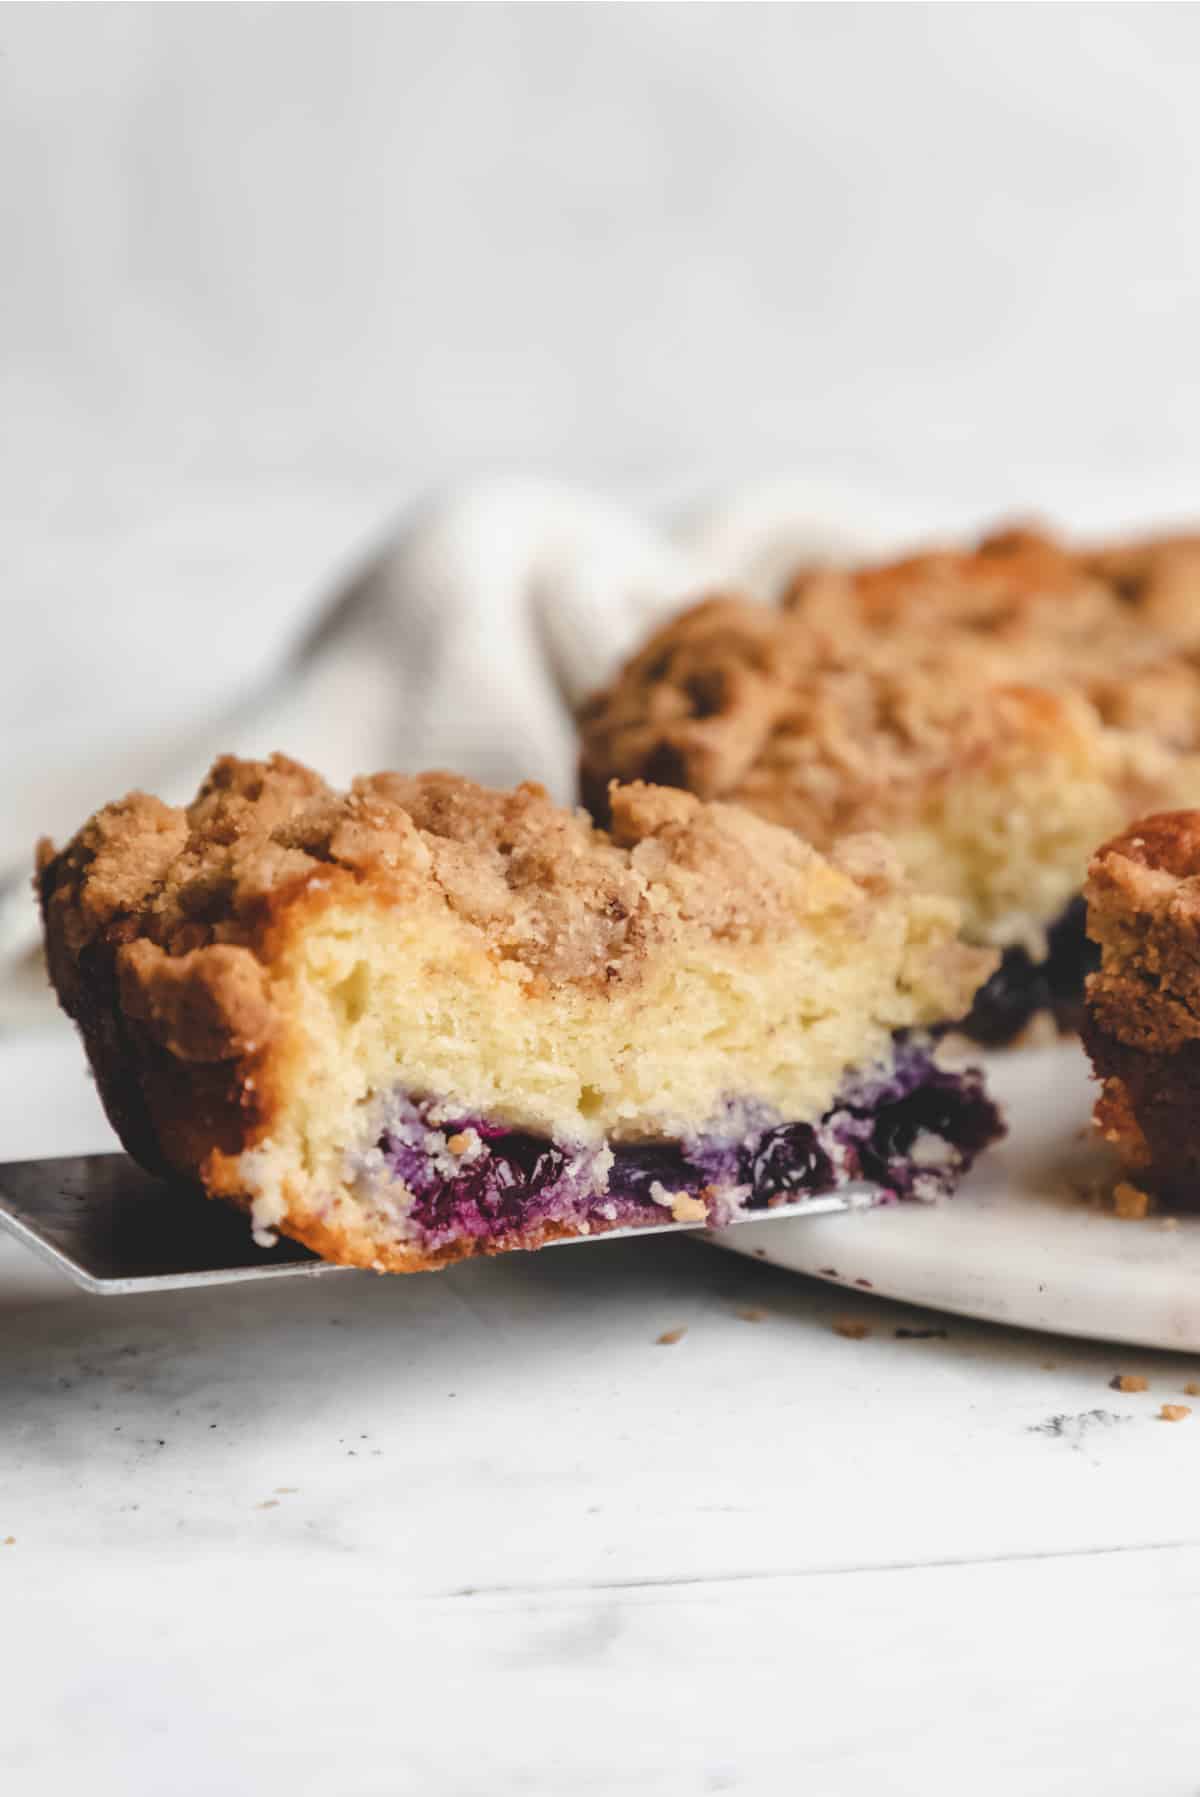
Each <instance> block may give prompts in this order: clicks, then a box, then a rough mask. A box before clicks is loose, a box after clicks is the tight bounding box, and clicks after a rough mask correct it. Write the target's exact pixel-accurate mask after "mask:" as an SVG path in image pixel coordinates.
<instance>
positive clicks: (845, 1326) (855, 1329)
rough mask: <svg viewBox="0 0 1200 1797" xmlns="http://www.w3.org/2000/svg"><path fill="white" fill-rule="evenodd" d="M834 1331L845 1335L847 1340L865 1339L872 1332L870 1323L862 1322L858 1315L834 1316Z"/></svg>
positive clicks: (858, 1340)
mask: <svg viewBox="0 0 1200 1797" xmlns="http://www.w3.org/2000/svg"><path fill="white" fill-rule="evenodd" d="M833 1333H834V1334H835V1335H844V1336H845V1338H846V1340H847V1341H850V1342H860V1341H865V1340H866V1338H867V1336H868V1335H870V1333H871V1325H870V1324H869V1323H860V1322H859V1320H858V1318H857V1317H834V1319H833Z"/></svg>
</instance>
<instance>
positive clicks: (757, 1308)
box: [737, 1304, 769, 1323]
mask: <svg viewBox="0 0 1200 1797" xmlns="http://www.w3.org/2000/svg"><path fill="white" fill-rule="evenodd" d="M737 1314H738V1316H739V1317H741V1319H742V1321H743V1323H765V1322H766V1320H767V1317H768V1315H769V1312H767V1311H765V1310H764V1309H763V1307H762V1305H761V1304H743V1305H742V1308H741V1309H740V1310H739V1311H738V1313H737Z"/></svg>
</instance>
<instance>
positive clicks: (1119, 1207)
mask: <svg viewBox="0 0 1200 1797" xmlns="http://www.w3.org/2000/svg"><path fill="white" fill-rule="evenodd" d="M1112 1196H1113V1210H1114V1211H1115V1212H1116V1214H1117V1216H1118V1217H1120V1218H1121V1220H1122V1221H1123V1222H1126V1223H1140V1222H1141V1220H1142V1219H1143V1217H1145V1216H1146V1215H1147V1214H1148V1213H1149V1210H1150V1206H1151V1203H1152V1202H1153V1200H1152V1199H1151V1196H1150V1193H1149V1192H1144V1191H1143V1190H1142V1189H1141V1187H1140V1186H1135V1185H1131V1184H1130V1183H1129V1181H1128V1180H1127V1179H1122V1180H1119V1181H1118V1182H1117V1184H1116V1185H1115V1186H1114V1187H1113V1195H1112Z"/></svg>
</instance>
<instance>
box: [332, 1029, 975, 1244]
mask: <svg viewBox="0 0 1200 1797" xmlns="http://www.w3.org/2000/svg"><path fill="white" fill-rule="evenodd" d="M1002 1133H1003V1126H1002V1124H1001V1121H1000V1117H999V1113H998V1112H997V1110H996V1108H995V1106H994V1105H993V1103H992V1101H991V1100H990V1099H989V1098H988V1096H987V1094H986V1092H985V1091H984V1088H983V1081H982V1076H981V1075H980V1073H979V1072H978V1070H977V1069H975V1068H963V1069H960V1070H953V1071H951V1070H948V1069H946V1068H943V1067H939V1066H938V1065H937V1063H936V1061H935V1060H934V1058H933V1045H932V1044H931V1042H930V1041H929V1040H928V1039H927V1038H923V1037H905V1036H903V1035H902V1036H900V1037H898V1038H897V1039H896V1046H895V1060H894V1062H893V1064H892V1066H891V1067H890V1068H888V1069H886V1070H877V1071H875V1072H872V1073H867V1074H856V1075H853V1076H851V1077H850V1078H848V1079H847V1080H846V1081H845V1082H844V1083H843V1086H842V1088H841V1090H840V1092H839V1094H838V1097H837V1100H836V1102H835V1103H834V1104H833V1106H832V1107H831V1108H830V1110H829V1111H828V1112H827V1113H826V1114H825V1116H824V1117H822V1118H821V1119H820V1120H819V1121H818V1122H816V1123H787V1122H780V1121H779V1120H778V1119H777V1118H776V1117H775V1116H774V1115H773V1114H771V1113H769V1112H767V1111H765V1110H764V1109H763V1108H762V1107H756V1106H754V1105H752V1104H747V1103H740V1104H732V1103H731V1104H730V1105H728V1106H727V1107H726V1112H725V1115H724V1116H723V1117H722V1118H721V1119H720V1120H718V1121H717V1122H716V1123H715V1124H714V1126H713V1128H712V1129H711V1130H709V1131H707V1132H705V1133H704V1134H703V1135H701V1136H698V1137H696V1138H694V1139H691V1140H688V1141H683V1142H645V1143H618V1144H613V1145H611V1146H610V1147H589V1146H572V1145H569V1144H563V1143H558V1142H551V1141H548V1140H546V1139H544V1138H542V1137H539V1136H533V1135H529V1134H526V1133H523V1132H520V1131H515V1130H508V1129H505V1128H504V1127H503V1125H500V1124H497V1123H496V1122H495V1121H494V1120H492V1119H487V1118H481V1117H474V1116H457V1117H454V1118H453V1119H448V1118H447V1115H446V1106H445V1105H444V1104H439V1103H438V1102H437V1101H436V1100H433V1099H413V1098H411V1097H408V1096H406V1095H404V1094H396V1095H393V1097H392V1098H390V1099H389V1101H388V1104H387V1110H386V1118H385V1121H384V1124H383V1127H382V1130H381V1134H380V1137H379V1141H378V1145H377V1151H376V1152H375V1153H373V1154H371V1155H369V1156H367V1157H364V1167H363V1171H364V1174H365V1175H366V1176H367V1177H368V1179H370V1180H377V1179H378V1178H379V1176H380V1173H383V1175H384V1177H385V1179H386V1180H387V1182H388V1183H389V1184H392V1183H394V1182H396V1181H399V1182H402V1183H403V1185H404V1186H405V1187H406V1188H407V1191H408V1193H409V1194H410V1197H411V1202H409V1203H407V1204H405V1205H404V1207H403V1223H404V1227H405V1229H406V1230H407V1231H408V1233H409V1234H410V1235H411V1236H413V1237H415V1238H417V1239H419V1240H420V1241H421V1242H422V1244H423V1245H424V1246H425V1247H427V1248H437V1247H439V1246H442V1245H444V1244H446V1243H448V1242H450V1241H455V1240H462V1239H472V1240H478V1241H484V1240H488V1239H494V1240H497V1241H499V1240H500V1239H502V1238H504V1239H508V1240H514V1239H518V1238H521V1237H524V1236H536V1235H537V1234H538V1233H539V1232H540V1231H541V1230H543V1229H545V1228H548V1227H549V1228H553V1227H554V1226H559V1227H562V1228H565V1229H569V1230H579V1229H580V1227H581V1226H583V1225H586V1226H587V1227H588V1228H590V1229H593V1230H596V1231H601V1230H604V1229H615V1228H622V1227H628V1226H631V1225H632V1226H636V1225H639V1224H640V1225H643V1226H644V1225H649V1224H653V1223H666V1222H670V1221H672V1219H673V1210H672V1205H673V1202H674V1201H676V1200H678V1198H679V1197H680V1196H684V1197H687V1198H691V1199H699V1200H700V1201H701V1202H702V1203H703V1204H704V1206H705V1211H706V1215H707V1220H708V1221H709V1222H710V1223H712V1224H714V1225H721V1224H724V1223H728V1222H730V1221H731V1220H732V1219H733V1218H735V1217H739V1216H748V1215H753V1214H754V1213H755V1212H757V1211H767V1210H770V1209H771V1208H772V1207H773V1206H774V1205H778V1204H780V1203H787V1202H790V1201H792V1200H794V1199H798V1198H805V1197H813V1196H817V1195H819V1194H821V1193H823V1192H829V1191H833V1190H835V1189H836V1188H837V1187H839V1186H842V1185H845V1184H848V1183H852V1182H857V1181H865V1182H869V1183H872V1184H876V1185H878V1187H879V1188H880V1201H881V1202H885V1203H886V1202H889V1201H894V1200H896V1199H899V1198H921V1199H932V1198H938V1197H942V1196H944V1195H946V1194H947V1193H949V1192H950V1191H951V1190H952V1189H953V1187H954V1185H955V1184H956V1182H957V1180H958V1178H959V1176H960V1175H961V1174H962V1173H964V1172H966V1170H967V1169H968V1168H969V1167H970V1165H971V1163H972V1162H973V1161H974V1159H975V1157H976V1156H977V1155H978V1154H979V1153H980V1151H981V1150H982V1149H984V1148H985V1147H987V1145H988V1143H989V1142H992V1141H994V1140H995V1139H996V1138H997V1137H998V1136H999V1135H1001V1134H1002Z"/></svg>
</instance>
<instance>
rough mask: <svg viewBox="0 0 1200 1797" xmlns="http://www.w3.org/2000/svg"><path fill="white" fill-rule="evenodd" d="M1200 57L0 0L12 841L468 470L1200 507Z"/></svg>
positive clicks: (884, 496) (756, 8)
mask: <svg viewBox="0 0 1200 1797" xmlns="http://www.w3.org/2000/svg"><path fill="white" fill-rule="evenodd" d="M1198 75H1200V11H1198V10H1197V9H1195V8H1191V7H1182V6H1169V5H1139V6H1090V5H1079V6H1037V7H1029V6H1025V7H1021V6H990V5H968V4H964V5H953V6H951V5H944V6H928V7H927V6H919V5H904V4H900V5H882V6H877V5H788V6H760V5H750V4H748V5H740V6H726V5H690V4H683V5H670V6H668V5H649V6H645V5H638V4H631V5H621V6H608V5H557V6H510V5H489V6H484V5H476V6H458V5H437V6H434V5H422V6H405V5H392V6H357V5H311V6H274V5H267V6H257V5H236V4H235V5H228V6H192V5H177V6H116V5H106V4H98V5H93V6H62V5H47V6H29V7H26V6H21V5H8V6H5V7H3V8H0V202H2V207H0V211H2V217H3V221H4V222H3V239H2V242H3V248H2V250H0V256H2V258H3V263H2V270H0V319H2V334H0V456H2V472H3V509H4V520H3V531H2V532H0V557H2V559H3V569H2V576H3V578H2V584H0V592H2V594H3V606H4V611H3V615H2V619H0V625H2V630H3V641H2V653H0V749H3V752H4V763H3V765H4V766H5V768H6V771H7V775H8V784H9V799H8V803H7V804H6V805H5V807H4V815H3V822H2V824H0V861H2V862H5V863H6V862H7V861H10V860H11V859H12V857H13V856H14V855H17V856H21V857H23V856H24V854H25V852H26V848H27V844H28V839H29V836H30V835H31V833H32V832H33V830H34V829H35V828H36V826H37V824H38V823H39V822H40V821H42V820H43V819H44V820H46V821H48V822H49V823H50V824H51V825H52V826H53V827H54V828H56V829H61V828H64V827H69V824H70V822H72V821H74V817H75V814H74V812H72V815H71V818H70V819H68V818H65V817H64V816H63V815H62V813H63V811H64V808H65V807H66V803H67V802H66V800H65V799H64V797H63V795H64V794H67V793H69V794H70V802H71V804H75V803H76V802H78V803H82V802H83V801H84V800H85V799H86V801H87V802H88V803H91V802H94V801H95V800H98V799H101V798H104V797H107V796H110V794H111V792H112V790H114V782H116V783H117V784H121V785H123V784H127V783H128V780H127V778H126V770H127V769H128V768H129V767H131V766H132V768H133V769H134V771H135V772H136V773H137V775H138V777H142V778H145V779H146V780H148V781H152V780H153V777H154V772H155V765H156V758H159V757H161V754H162V752H163V749H164V746H165V745H168V744H169V743H170V742H171V741H172V740H173V739H174V737H176V736H177V735H178V734H180V733H182V732H184V731H186V730H187V729H188V728H190V727H191V726H192V725H193V724H195V723H196V722H198V721H200V720H202V719H203V718H205V717H206V716H209V715H210V714H211V713H212V712H213V710H214V708H219V707H222V706H224V705H225V704H226V703H228V701H229V700H230V698H231V697H233V696H236V694H237V693H239V692H241V691H245V690H247V689H249V688H251V687H252V686H253V684H254V682H255V680H256V679H257V678H258V677H259V675H260V674H261V673H262V671H263V670H264V669H266V668H268V667H269V666H270V665H271V664H272V663H273V661H274V660H275V659H276V658H277V656H278V654H279V653H280V650H281V648H282V647H283V646H284V645H285V644H286V643H287V642H288V641H290V640H293V639H294V637H295V635H296V633H297V632H298V631H299V630H300V628H301V627H302V625H303V622H304V620H305V618H306V617H308V616H310V615H311V614H312V612H313V610H314V607H316V606H317V605H318V604H319V602H320V600H321V599H322V598H323V597H324V596H325V595H326V594H327V592H328V591H329V590H330V588H331V586H332V585H333V584H334V583H335V582H336V580H337V579H338V578H339V577H340V576H341V575H342V574H343V573H344V571H345V570H346V569H347V568H349V567H352V566H353V565H354V563H355V561H356V559H357V558H358V557H359V556H360V555H361V554H362V553H363V552H364V549H365V548H366V547H367V546H368V545H370V544H371V543H373V542H374V541H376V540H377V538H378V534H379V532H380V531H382V530H384V529H385V528H387V527H388V526H389V525H390V524H391V523H392V522H393V521H395V520H397V519H399V518H401V517H402V516H403V513H404V510H405V508H406V507H407V506H409V505H411V504H412V503H413V502H414V501H416V500H417V499H418V498H419V497H420V496H422V495H426V494H429V493H430V492H444V491H447V490H449V491H453V490H454V489H455V488H456V486H458V485H459V484H461V483H463V482H464V481H467V480H470V479H474V478H475V477H477V476H479V475H481V474H489V473H497V472H514V471H516V472H526V473H533V474H548V473H553V474H555V475H558V476H563V477H566V478H568V479H570V480H572V481H575V482H578V483H581V484H582V486H583V487H584V488H587V489H592V488H594V489H598V490H600V491H603V492H605V493H608V494H609V495H611V496H613V497H615V498H617V499H618V500H621V501H623V502H628V503H629V504H631V505H633V506H636V507H638V508H641V509H642V510H643V511H644V512H646V513H647V514H652V515H659V514H663V513H665V512H668V511H670V510H671V509H672V508H675V507H678V506H680V505H683V504H685V503H689V502H692V501H695V500H698V499H702V498H703V497H704V495H706V494H709V493H712V492H714V491H719V490H721V489H723V488H726V487H728V486H730V485H731V484H733V485H741V486H745V485H747V484H749V485H753V483H754V482H755V481H758V480H760V479H768V478H773V477H775V476H778V475H780V474H785V473H786V474H790V475H793V476H799V477H801V479H807V480H811V481H812V482H813V483H815V486H814V490H819V491H822V492H823V491H825V490H826V488H830V489H831V490H833V491H835V492H837V493H838V494H840V495H841V498H840V499H839V502H838V503H839V504H843V505H847V504H848V505H850V506H853V505H854V504H856V503H861V504H862V506H863V508H864V511H866V510H869V509H871V508H873V507H875V506H876V505H877V504H880V503H882V502H884V501H886V502H888V503H890V504H894V505H895V506H897V507H900V508H901V509H903V510H904V512H905V515H906V516H909V517H911V518H912V519H913V520H914V524H915V525H917V526H919V527H922V528H924V527H926V526H928V527H929V528H935V527H937V526H938V525H940V524H943V523H944V522H945V521H946V520H961V519H968V518H984V517H988V516H992V515H995V514H996V513H1001V512H1005V511H1012V510H1013V509H1014V508H1016V509H1021V510H1029V509H1037V510H1040V511H1043V512H1046V513H1049V514H1052V515H1057V516H1058V517H1060V518H1063V519H1065V520H1068V521H1071V520H1074V521H1077V522H1080V523H1084V524H1086V523H1089V522H1092V521H1096V522H1100V523H1108V522H1110V521H1111V522H1113V523H1114V524H1115V523H1120V522H1123V521H1126V520H1129V521H1133V520H1137V519H1139V518H1143V517H1144V518H1146V519H1147V520H1150V519H1152V518H1157V517H1164V516H1181V515H1186V514H1187V513H1188V512H1189V511H1191V510H1193V509H1196V510H1200V506H1197V507H1193V503H1192V495H1193V493H1196V492H1197V491H1198V488H1197V483H1196V480H1195V475H1196V471H1197V468H1198V466H1200V403H1198V402H1200V393H1198V391H1197V365H1198V362H1197V358H1198V351H1197V323H1198V316H1200V313H1198V305H1197V301H1198V299H1200V232H1198V231H1197V229H1196V219H1197V216H1198V211H1200V209H1198V205H1197V202H1198V200H1200V182H1198V179H1197V176H1198V161H1200V108H1198V107H1197V105H1196V98H1195V96H1196V92H1197V78H1198ZM858 494H861V495H862V498H861V502H860V501H859V500H857V499H856V498H855V495H858ZM118 763H119V770H118ZM143 768H144V769H145V772H144V774H142V772H141V770H142V769H143ZM118 771H119V774H120V778H119V780H118Z"/></svg>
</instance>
